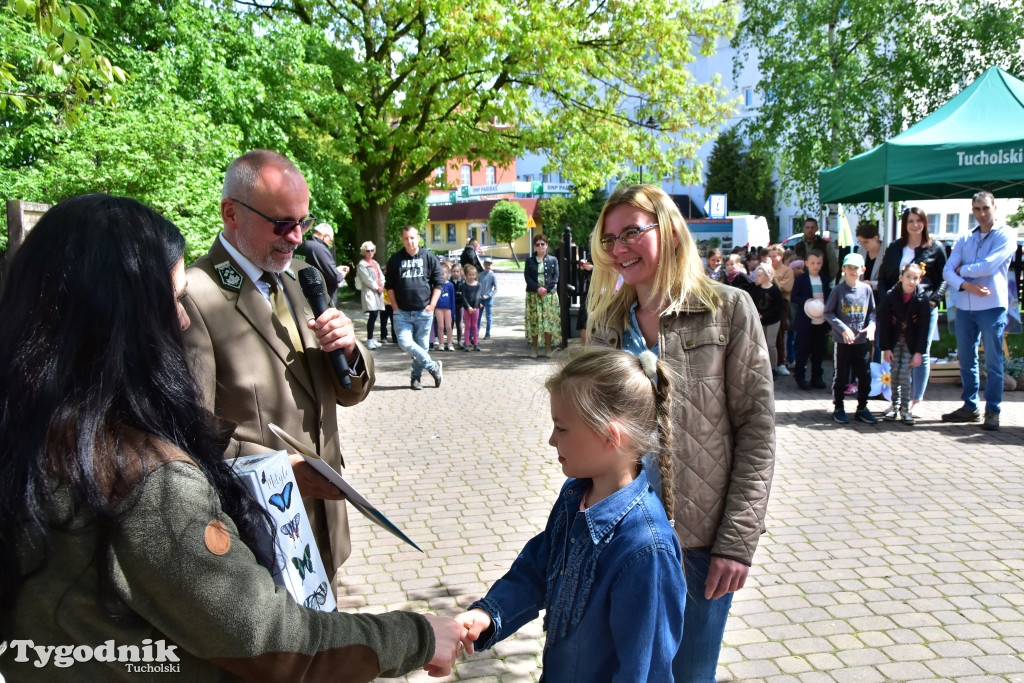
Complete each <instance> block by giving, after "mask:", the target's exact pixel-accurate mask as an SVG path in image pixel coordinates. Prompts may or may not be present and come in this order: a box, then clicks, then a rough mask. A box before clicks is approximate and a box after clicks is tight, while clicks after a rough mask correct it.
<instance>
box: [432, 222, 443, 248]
mask: <svg viewBox="0 0 1024 683" xmlns="http://www.w3.org/2000/svg"><path fill="white" fill-rule="evenodd" d="M430 233H431V234H430V237H431V239H430V241H431V242H433V243H434V244H437V243H438V242H440V241H441V224H440V223H434V224H433V225H431V226H430Z"/></svg>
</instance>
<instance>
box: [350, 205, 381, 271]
mask: <svg viewBox="0 0 1024 683" xmlns="http://www.w3.org/2000/svg"><path fill="white" fill-rule="evenodd" d="M348 209H349V211H351V212H352V222H353V223H354V224H355V226H356V244H355V246H356V247H357V248H358V246H359V245H360V244H362V243H363V242H366V241H370V242H373V244H374V246H375V247H377V251H376V252H375V253H374V255H373V256H374V258H375V259H376V260H377V263H379V264H381V266H382V267H383V266H384V265H385V264H386V263H387V262H388V256H390V254H388V240H387V225H388V212H389V211H390V210H391V204H390V203H387V204H379V203H376V202H374V201H373V200H369V201H367V204H366V206H362V205H357V204H349V207H348Z"/></svg>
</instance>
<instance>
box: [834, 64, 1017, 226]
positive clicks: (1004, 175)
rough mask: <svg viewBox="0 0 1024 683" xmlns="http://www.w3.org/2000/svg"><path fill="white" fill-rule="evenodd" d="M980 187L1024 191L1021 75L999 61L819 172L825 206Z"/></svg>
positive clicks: (942, 195)
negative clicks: (931, 107)
mask: <svg viewBox="0 0 1024 683" xmlns="http://www.w3.org/2000/svg"><path fill="white" fill-rule="evenodd" d="M979 189H986V190H989V191H991V192H992V194H993V195H995V196H996V197H1020V196H1024V81H1021V80H1020V79H1018V78H1015V77H1014V76H1011V75H1010V74H1008V73H1007V72H1005V71H1003V70H1002V69H1000V68H999V67H992V68H990V69H988V70H987V71H985V73H983V74H982V75H981V76H979V77H978V78H977V79H976V80H975V81H974V82H973V83H971V84H970V85H969V86H968V87H967V88H966V89H964V90H963V91H962V92H961V93H960V94H959V95H957V96H956V97H954V98H953V99H951V100H950V101H949V102H947V103H946V104H944V105H942V106H941V107H940V108H939V109H937V110H935V111H934V112H933V113H932V114H930V115H929V116H927V117H925V118H924V119H922V120H921V121H919V122H917V123H916V124H915V125H913V126H911V127H910V128H908V129H907V130H905V131H904V132H902V133H900V134H899V135H897V136H895V137H893V138H891V139H890V140H888V141H886V142H884V143H882V144H881V145H879V146H878V147H875V148H874V149H872V150H870V151H868V152H865V153H863V154H860V155H858V156H855V157H853V158H852V159H850V160H849V161H847V162H846V163H845V164H841V165H840V166H836V167H834V168H830V169H827V170H824V171H821V172H819V174H818V198H819V199H820V200H821V203H822V204H830V203H833V202H840V203H845V204H856V203H861V202H885V203H888V202H889V200H893V199H902V200H922V199H955V198H964V197H971V196H972V195H973V194H974V193H975V192H977V191H978V190H979ZM886 213H887V214H888V211H886Z"/></svg>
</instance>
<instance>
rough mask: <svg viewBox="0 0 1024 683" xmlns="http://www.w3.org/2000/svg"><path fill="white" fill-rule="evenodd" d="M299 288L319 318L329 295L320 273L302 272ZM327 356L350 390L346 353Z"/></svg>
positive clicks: (350, 382) (310, 270) (306, 269)
mask: <svg viewBox="0 0 1024 683" xmlns="http://www.w3.org/2000/svg"><path fill="white" fill-rule="evenodd" d="M299 287H301V288H302V294H303V296H305V297H306V301H308V302H309V305H310V307H311V308H312V309H313V315H315V316H316V317H317V318H319V317H320V316H321V315H323V312H324V311H326V310H327V309H328V305H327V295H326V294H325V293H324V281H323V279H321V277H320V271H318V270H317V269H316V268H313V267H309V268H303V269H302V270H300V271H299ZM327 355H328V356H330V357H331V365H333V366H334V374H336V375H337V376H338V381H339V382H341V386H343V387H345V388H346V389H348V388H350V387H351V386H352V379H351V378H350V377H349V375H350V374H351V371H350V370H349V367H348V361H347V360H345V352H344V351H342V350H341V349H335V350H334V351H331V352H330V353H329V354H327Z"/></svg>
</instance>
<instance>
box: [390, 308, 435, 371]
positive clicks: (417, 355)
mask: <svg viewBox="0 0 1024 683" xmlns="http://www.w3.org/2000/svg"><path fill="white" fill-rule="evenodd" d="M433 323H434V314H433V313H430V312H428V311H427V310H426V309H420V310H418V311H400V310H396V311H395V319H394V326H395V332H396V334H397V335H398V345H399V346H400V347H401V348H402V350H403V351H405V352H406V353H407V354H409V355H410V356H412V374H411V375H410V376H411V377H412V379H419V378H420V376H421V375H422V374H423V371H424V370H426V371H427V372H434V371H435V370H437V363H435V362H434V361H433V360H432V359H431V358H430V354H429V353H427V344H428V343H429V342H428V341H427V339H429V338H430V326H431V325H433Z"/></svg>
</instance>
